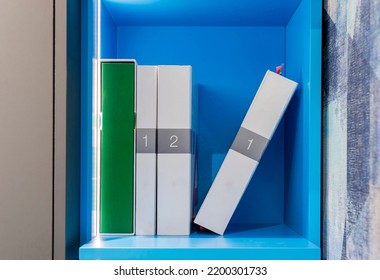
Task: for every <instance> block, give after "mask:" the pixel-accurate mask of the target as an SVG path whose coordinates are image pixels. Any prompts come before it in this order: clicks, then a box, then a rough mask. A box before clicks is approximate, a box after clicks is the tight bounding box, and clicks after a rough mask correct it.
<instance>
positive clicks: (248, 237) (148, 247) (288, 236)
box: [79, 225, 320, 260]
mask: <svg viewBox="0 0 380 280" xmlns="http://www.w3.org/2000/svg"><path fill="white" fill-rule="evenodd" d="M152 249H154V250H152ZM184 249H186V250H184ZM79 258H80V259H82V260H226V259H228V260H301V259H302V260H318V259H320V248H319V247H318V246H317V245H315V244H314V243H312V242H310V241H309V240H307V239H306V238H304V237H302V236H300V235H299V234H297V233H296V232H294V231H293V230H291V229H290V228H289V227H288V226H287V225H275V226H262V227H256V228H254V229H246V230H244V229H243V230H239V231H234V230H231V231H229V232H227V233H226V234H225V235H224V236H219V235H216V234H213V233H197V232H195V233H193V234H192V235H190V237H189V236H100V237H95V238H94V239H92V240H91V241H90V242H88V243H87V244H85V245H83V246H82V247H81V248H80V250H79Z"/></svg>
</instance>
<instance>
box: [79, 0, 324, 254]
mask: <svg viewBox="0 0 380 280" xmlns="http://www.w3.org/2000/svg"><path fill="white" fill-rule="evenodd" d="M84 2H86V3H84V4H83V5H85V6H87V7H88V8H87V9H82V13H83V15H82V18H83V23H82V24H83V28H84V30H87V32H83V35H82V36H83V37H82V46H84V48H83V49H82V77H83V84H84V85H83V86H82V146H81V155H82V163H81V176H82V177H81V178H82V179H81V180H82V181H81V194H82V196H81V219H82V222H81V242H82V244H83V245H82V246H81V248H80V251H79V254H80V258H81V259H320V220H321V217H320V201H321V186H320V184H321V168H320V162H321V140H320V138H321V17H322V1H321V0H318V1H316V0H302V1H301V0H289V1H281V0H272V1H264V0H256V1H248V0H234V1H229V0H223V1H222V0H192V1H190V0H184V1H176V0H161V1H149V0H146V1H135V0H118V1H115V0H102V1H95V0H86V1H84ZM97 11H99V12H100V13H99V14H100V22H99V23H100V24H99V26H100V28H99V30H97V28H96V27H97V24H96V19H97V17H96V15H97ZM97 31H99V33H98V32H97ZM97 34H98V35H97ZM98 39H99V45H100V49H99V52H97V47H96V46H98V44H96V42H97V40H98ZM84 43H85V44H84ZM96 53H99V55H100V58H133V59H136V61H137V63H138V64H141V65H158V64H183V65H192V67H193V82H194V83H196V84H197V85H198V93H199V116H198V119H199V124H198V127H199V135H198V144H199V146H198V202H199V203H198V206H197V207H196V209H195V211H197V210H198V209H199V206H200V204H201V202H202V201H203V199H204V197H205V196H206V194H207V191H208V189H209V187H210V186H211V183H212V180H213V178H214V177H215V176H216V173H217V171H218V169H219V167H220V165H221V163H222V161H223V159H224V156H225V155H226V152H227V150H228V148H229V147H230V145H231V143H232V141H233V138H234V136H235V134H236V132H237V130H238V128H239V126H240V123H241V121H242V119H243V118H244V116H245V113H246V111H247V109H248V107H249V105H250V103H251V101H252V99H253V97H254V94H255V92H256V90H257V88H258V86H259V84H260V82H261V79H262V78H263V76H264V74H265V71H266V70H267V69H271V70H274V69H275V67H276V66H277V65H279V64H281V63H285V71H284V75H285V76H286V77H288V78H290V79H293V80H295V81H297V82H298V83H299V84H300V86H299V87H298V89H297V91H296V93H295V95H294V97H293V99H292V101H291V103H290V105H289V107H288V109H287V111H286V113H285V116H284V118H283V120H282V121H281V123H280V125H279V127H278V129H277V131H276V133H275V135H274V137H273V139H272V140H271V142H270V144H269V146H268V148H267V150H266V152H265V153H264V155H263V157H262V160H261V162H260V165H259V167H258V168H257V170H256V172H255V174H254V176H253V178H252V181H251V183H250V185H249V186H248V188H247V191H246V192H245V194H244V196H243V198H242V200H241V202H240V204H239V206H238V208H237V210H236V212H235V214H234V216H233V217H232V220H231V226H229V227H228V228H227V231H226V233H225V235H224V236H218V235H215V234H212V233H205V232H198V231H196V230H195V231H194V233H193V234H192V235H190V236H188V237H165V236H154V237H144V236H112V237H111V236H110V237H107V236H101V237H92V236H91V231H92V228H91V226H92V225H91V219H92V211H93V210H92V208H93V204H92V179H93V178H92V175H93V174H92V173H91V168H92V140H91V139H92V136H91V133H92V131H91V127H92V121H91V118H92V110H91V108H92V100H91V96H92V84H93V83H92V80H91V79H92V71H93V69H92V59H93V58H94V57H96ZM236 168H239V167H238V166H237V167H236Z"/></svg>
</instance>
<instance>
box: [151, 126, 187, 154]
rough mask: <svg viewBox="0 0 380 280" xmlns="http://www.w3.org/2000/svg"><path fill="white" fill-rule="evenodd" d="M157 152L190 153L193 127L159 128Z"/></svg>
mask: <svg viewBox="0 0 380 280" xmlns="http://www.w3.org/2000/svg"><path fill="white" fill-rule="evenodd" d="M157 152H158V153H159V154H190V153H191V129H184V128H180V129H169V128H161V129H158V131H157Z"/></svg>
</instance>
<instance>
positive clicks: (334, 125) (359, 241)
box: [323, 0, 380, 259]
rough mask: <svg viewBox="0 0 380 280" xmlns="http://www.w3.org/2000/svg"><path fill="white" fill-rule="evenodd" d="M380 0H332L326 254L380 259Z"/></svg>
mask: <svg viewBox="0 0 380 280" xmlns="http://www.w3.org/2000/svg"><path fill="white" fill-rule="evenodd" d="M379 13H380V1H379V0H374V1H370V0H355V1H339V0H327V1H325V10H324V88H323V90H324V152H323V153H324V154H323V158H324V162H323V163H324V165H323V166H324V170H323V172H324V174H323V175H324V176H323V177H324V180H323V185H324V231H323V237H324V242H323V246H324V256H323V257H324V258H326V259H380V238H379V235H380V232H379V231H380V229H379V226H380V222H379V221H380V219H379V213H380V203H379V196H380V195H379V190H380V184H379V173H380V169H379V167H380V166H379V156H380V153H379V148H380V142H379V114H380V97H379V91H380V81H379V79H380V66H379V62H380V60H379V59H380V31H379V30H380V17H379Z"/></svg>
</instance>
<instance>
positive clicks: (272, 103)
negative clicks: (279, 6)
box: [194, 70, 297, 235]
mask: <svg viewBox="0 0 380 280" xmlns="http://www.w3.org/2000/svg"><path fill="white" fill-rule="evenodd" d="M296 88H297V83H296V82H294V81H292V80H289V79H287V78H285V77H283V76H281V75H279V74H276V73H274V72H271V71H269V70H268V71H267V72H266V74H265V76H264V79H263V81H262V82H261V85H260V87H259V89H258V91H257V93H256V95H255V97H254V100H253V102H252V104H251V106H250V108H249V109H248V112H247V114H246V116H245V118H244V120H243V122H242V124H241V127H240V129H239V131H238V133H237V135H236V137H235V139H234V141H233V143H232V145H231V148H230V149H229V150H228V152H227V155H226V157H225V159H224V161H223V163H222V166H221V167H220V169H219V171H218V173H217V175H216V177H215V179H214V181H213V183H212V185H211V188H210V190H209V192H208V193H207V195H206V198H205V200H204V201H203V203H202V205H201V208H200V209H199V211H198V213H197V215H196V217H195V220H194V222H195V223H196V224H198V225H200V226H202V227H204V228H207V229H209V230H211V231H213V232H215V233H218V234H221V235H222V234H224V231H225V230H226V228H227V226H228V223H229V221H230V219H231V217H232V215H233V213H234V211H235V209H236V207H237V205H238V203H239V201H240V199H241V197H242V196H243V193H244V191H245V189H246V187H247V185H248V183H249V182H250V180H251V177H252V175H253V174H254V172H255V170H256V167H257V165H258V164H259V162H260V159H261V156H262V155H263V153H264V151H265V149H266V147H267V144H268V142H269V141H270V139H271V138H272V135H273V133H274V131H275V130H276V128H277V125H278V123H279V122H280V120H281V118H282V115H283V113H284V111H285V109H286V107H287V106H288V104H289V101H290V99H291V97H292V96H293V94H294V92H295V90H296Z"/></svg>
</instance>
